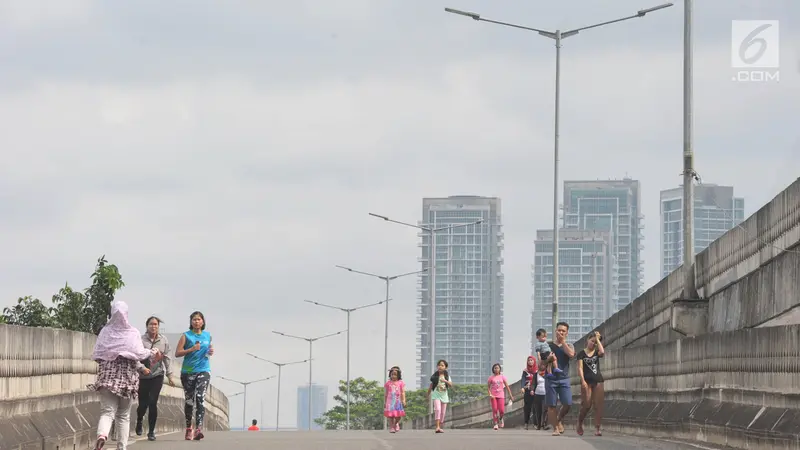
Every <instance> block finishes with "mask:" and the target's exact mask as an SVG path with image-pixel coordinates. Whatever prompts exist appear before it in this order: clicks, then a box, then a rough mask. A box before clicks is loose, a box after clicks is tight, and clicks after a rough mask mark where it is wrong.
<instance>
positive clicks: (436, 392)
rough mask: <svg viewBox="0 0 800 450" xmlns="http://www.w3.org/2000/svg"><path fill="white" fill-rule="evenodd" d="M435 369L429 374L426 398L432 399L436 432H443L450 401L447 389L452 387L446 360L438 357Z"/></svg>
mask: <svg viewBox="0 0 800 450" xmlns="http://www.w3.org/2000/svg"><path fill="white" fill-rule="evenodd" d="M436 367H437V370H436V372H434V374H433V375H431V385H430V386H428V399H433V410H434V412H435V417H436V432H437V433H444V431H443V430H442V425H444V415H445V413H447V404H448V403H450V394H449V391H448V389H450V388H451V387H453V382H452V381H450V374H449V373H448V372H447V367H448V364H447V361H445V360H443V359H440V360H439V362H438V363H437V364H436Z"/></svg>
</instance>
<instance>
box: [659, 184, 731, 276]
mask: <svg viewBox="0 0 800 450" xmlns="http://www.w3.org/2000/svg"><path fill="white" fill-rule="evenodd" d="M694 189H695V190H694V196H695V197H694V251H695V253H700V252H701V251H703V250H705V248H706V247H708V245H709V244H710V243H711V242H713V241H715V240H716V239H717V238H719V237H720V236H722V235H723V234H725V233H726V232H727V231H728V230H730V229H732V228H733V227H735V226H737V225H739V224H740V223H742V222H743V221H744V199H743V198H741V197H734V195H733V186H718V185H716V184H702V185H700V186H696V187H695V188H694ZM660 222H661V233H660V234H661V276H662V277H666V276H667V275H669V274H670V273H672V271H674V270H675V269H677V268H678V267H680V266H681V265H683V187H678V188H675V189H669V190H666V191H661V221H660Z"/></svg>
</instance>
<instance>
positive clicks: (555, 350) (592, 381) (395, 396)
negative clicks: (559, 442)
mask: <svg viewBox="0 0 800 450" xmlns="http://www.w3.org/2000/svg"><path fill="white" fill-rule="evenodd" d="M568 334H569V324H567V323H566V322H558V323H557V324H556V332H555V340H553V341H549V342H548V341H547V331H546V330H544V329H539V330H537V331H536V342H535V343H534V353H535V354H534V355H531V356H529V357H528V359H527V360H526V363H525V368H524V369H523V370H522V377H521V378H520V385H521V386H522V387H521V389H520V394H521V395H522V399H523V409H522V411H523V422H524V426H525V429H526V430H527V429H529V427H530V426H531V421H533V426H534V427H535V428H536V429H537V430H549V429H550V426H549V425H548V423H550V424H553V436H560V435H562V434H564V424H563V419H564V417H565V416H566V415H567V413H569V410H570V408H571V407H572V387H571V386H570V379H569V365H570V361H571V360H572V359H577V361H578V364H577V365H578V376H579V378H580V381H581V409H580V412H579V413H578V422H577V427H576V431H577V433H578V435H581V436H583V423H584V421H585V419H586V416H587V415H588V414H589V411H590V410H591V409H592V408H594V413H595V418H594V426H595V435H596V436H601V435H602V432H601V424H602V419H603V400H604V392H603V375H602V373H601V371H600V359H601V358H602V357H603V355H604V354H605V349H604V348H603V344H602V342H601V341H602V337H601V336H600V333H599V332H597V331H595V332H594V333H592V335H591V336H590V337H589V339H587V341H586V348H584V349H582V350H580V351H579V352H578V353H577V354H576V353H575V349H574V348H573V346H572V345H571V344H568V343H567V335H568ZM436 366H437V367H436V372H434V373H433V375H431V378H430V385H429V386H428V394H427V395H428V400H429V401H430V400H433V406H434V408H433V409H434V420H435V422H436V428H435V432H436V433H437V434H438V433H443V432H444V430H443V425H444V422H445V414H446V412H447V404H448V403H450V395H449V392H450V389H451V388H452V387H453V380H452V379H451V378H450V373H449V372H448V368H449V365H448V363H447V361H445V360H443V359H441V360H439V362H438V363H437V364H436ZM487 388H488V394H489V402H490V404H491V407H492V428H493V429H494V430H498V429H500V428H504V427H505V420H504V418H505V411H506V404H507V403H508V406H509V407H510V406H511V404H512V402H513V401H514V394H513V393H512V392H511V388H510V387H509V384H508V379H507V378H506V376H505V375H503V368H502V367H501V366H500V364H494V365H493V366H492V373H491V375H490V376H489V379H488V380H487ZM384 390H385V403H384V416H386V417H387V419H388V421H389V427H388V428H389V432H390V433H397V432H398V431H400V418H401V417H403V416H405V406H406V394H405V383H404V382H403V378H402V372H401V370H400V368H399V367H397V366H395V367H392V368H391V369H390V370H389V380H388V381H387V382H386V385H385V386H384ZM506 392H508V399H506ZM506 400H508V401H506ZM559 403H560V404H561V407H560V408H559V407H558V405H559Z"/></svg>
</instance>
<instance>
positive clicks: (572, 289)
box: [531, 229, 618, 348]
mask: <svg viewBox="0 0 800 450" xmlns="http://www.w3.org/2000/svg"><path fill="white" fill-rule="evenodd" d="M558 240H559V243H558V246H559V248H558V255H559V261H558V268H559V274H558V280H559V288H558V292H559V294H558V319H559V320H560V321H562V320H563V321H565V322H567V323H568V324H569V334H570V336H572V338H573V339H580V338H581V337H582V336H584V335H586V334H587V333H589V332H591V331H592V330H594V329H595V328H596V327H597V326H598V325H600V324H601V323H602V322H603V321H604V320H605V319H607V318H608V317H609V316H611V314H612V312H611V311H613V310H614V308H615V307H616V305H617V302H618V301H617V298H616V289H615V286H616V283H617V276H618V275H617V265H616V261H615V260H614V253H613V252H612V247H613V242H614V238H613V236H612V235H611V233H610V232H608V231H597V230H579V229H562V230H560V231H559V234H558ZM534 248H535V256H534V266H533V304H534V306H533V317H532V321H531V323H532V324H533V327H532V330H531V348H533V345H534V344H535V343H536V330H538V329H539V328H544V329H545V330H547V332H548V337H549V339H552V335H553V331H552V328H553V325H552V324H553V319H552V303H553V230H539V231H537V232H536V241H535V243H534Z"/></svg>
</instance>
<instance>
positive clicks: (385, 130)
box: [0, 0, 800, 426]
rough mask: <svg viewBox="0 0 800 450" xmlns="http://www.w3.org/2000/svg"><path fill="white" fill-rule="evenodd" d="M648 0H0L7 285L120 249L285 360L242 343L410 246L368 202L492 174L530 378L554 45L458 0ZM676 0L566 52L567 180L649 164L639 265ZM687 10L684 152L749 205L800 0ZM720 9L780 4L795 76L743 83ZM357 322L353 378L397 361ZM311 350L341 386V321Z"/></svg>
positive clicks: (225, 366) (663, 132)
mask: <svg viewBox="0 0 800 450" xmlns="http://www.w3.org/2000/svg"><path fill="white" fill-rule="evenodd" d="M658 3H659V0H604V1H599V0H596V1H591V2H587V1H579V0H561V1H559V2H526V1H521V0H514V1H511V0H508V1H488V0H339V1H322V0H316V1H310V0H285V1H278V0H262V1H258V2H254V1H239V0H227V1H216V2H212V1H197V0H191V1H189V0H185V1H170V2H156V1H144V0H142V1H135V2H134V1H115V2H103V1H99V0H97V1H92V0H70V1H61V2H50V1H44V0H2V1H0V217H1V220H0V247H1V248H2V249H3V251H2V252H0V305H2V306H8V305H11V304H12V303H14V302H15V300H16V298H17V297H19V296H23V295H34V296H37V297H39V298H41V299H43V300H49V298H50V296H51V295H52V294H53V293H55V292H56V291H57V290H58V289H59V288H60V287H61V286H63V284H64V282H65V281H68V282H69V283H71V284H72V285H73V286H74V287H76V288H84V287H86V286H87V285H88V284H89V278H88V276H89V274H90V273H91V271H92V269H93V266H94V263H95V261H96V259H97V258H98V257H99V256H100V255H103V254H105V255H107V258H108V259H109V261H110V262H112V263H115V264H117V265H119V267H120V270H121V272H122V274H123V277H124V280H125V282H126V283H127V286H126V287H125V289H124V290H123V291H121V293H120V295H119V298H121V299H124V300H126V301H128V302H130V304H131V313H132V318H133V320H135V322H136V324H137V325H138V326H139V327H140V328H144V324H143V322H144V319H145V317H146V316H148V315H150V314H152V313H157V314H159V315H161V316H162V318H163V319H164V320H165V321H166V324H165V325H164V327H165V329H166V330H167V331H169V332H175V331H181V330H182V329H183V328H184V327H185V326H186V325H187V324H188V314H189V313H190V312H191V311H193V310H195V309H199V310H202V311H203V312H204V313H205V314H206V317H207V320H208V329H209V331H210V332H211V333H212V334H213V336H214V342H215V344H216V347H217V351H218V354H217V355H216V356H215V357H214V362H213V371H214V374H216V375H223V376H227V377H232V378H239V379H243V380H249V379H256V378H261V377H263V376H266V375H269V374H273V373H275V370H274V369H273V368H272V367H269V366H267V365H265V364H262V363H260V362H258V361H256V360H253V359H252V358H249V357H247V356H245V355H244V354H245V352H253V353H256V354H259V355H262V356H264V357H266V358H270V359H275V360H280V361H292V360H297V359H305V358H306V357H307V354H308V346H307V344H305V343H303V342H297V341H293V340H289V339H286V338H282V337H279V336H275V335H273V334H271V333H270V331H271V330H280V331H284V332H287V333H293V334H299V335H308V336H314V335H320V334H326V333H330V332H335V331H338V330H340V329H343V328H344V325H345V317H344V314H339V313H337V312H335V311H327V310H322V309H319V308H315V307H313V306H310V305H307V304H304V303H303V299H311V300H316V301H321V302H328V303H334V304H339V305H342V306H355V305H359V304H363V303H370V302H373V301H377V300H380V299H382V297H383V285H382V284H381V282H380V281H378V280H375V279H369V278H365V277H360V276H358V275H353V274H349V273H346V272H344V271H341V270H339V269H335V268H334V265H335V264H343V265H349V266H352V267H354V268H357V269H361V270H365V271H370V272H376V273H382V274H395V273H403V272H410V271H413V270H418V269H419V263H418V262H417V258H418V256H419V248H418V247H417V240H418V239H417V237H416V233H415V232H414V230H411V229H405V228H403V227H400V226H396V225H391V224H387V223H384V222H382V221H379V220H375V219H373V218H371V217H368V215H367V213H368V212H376V213H379V214H384V215H388V216H391V217H393V218H396V219H398V220H404V221H410V222H416V221H417V220H419V219H420V213H421V198H422V197H424V196H447V195H455V194H471V195H485V196H498V197H500V198H501V199H502V202H503V210H502V212H503V217H502V220H503V224H504V226H505V239H506V241H505V269H504V272H505V274H506V277H505V280H506V289H505V293H506V299H505V311H506V319H505V324H506V327H505V336H506V341H505V350H506V358H505V360H506V362H507V363H508V367H507V369H508V370H507V372H508V373H510V374H515V373H516V372H517V370H518V369H519V368H520V366H521V365H522V364H523V363H524V360H525V358H526V356H527V355H528V349H529V344H528V340H529V336H530V329H529V328H530V325H529V320H530V314H529V313H530V309H531V307H532V302H531V300H530V296H531V293H532V288H531V286H530V284H531V282H530V273H531V269H530V265H531V264H532V262H533V255H532V251H533V239H534V237H535V231H536V229H538V228H548V227H550V226H551V224H552V207H551V205H552V182H553V178H552V165H553V158H552V142H553V137H552V136H553V133H552V124H553V120H552V111H553V92H554V91H553V80H554V77H553V75H554V47H553V41H551V40H548V39H545V38H542V37H541V36H538V35H536V34H534V33H529V32H524V31H520V30H515V29H510V28H506V27H500V26H497V25H491V24H488V23H479V22H474V21H472V20H469V19H467V18H464V17H460V16H454V15H450V14H446V13H445V12H444V11H443V7H444V6H450V7H455V8H461V9H468V10H474V11H477V12H481V13H483V14H485V15H486V16H487V17H489V18H493V19H497V20H505V21H513V22H519V23H522V24H525V25H528V26H532V27H536V28H546V29H554V28H558V27H561V28H563V29H571V28H575V27H580V26H583V25H587V24H591V23H595V22H600V21H604V20H608V19H613V18H616V17H620V16H624V15H626V14H630V13H633V12H635V11H636V10H638V9H641V8H645V7H649V6H653V5H655V4H658ZM676 3H677V5H676V6H674V7H672V8H669V9H666V10H663V11H659V12H657V13H654V14H652V15H648V16H647V17H646V18H644V19H637V20H631V21H627V22H624V23H620V24H616V25H613V26H609V27H607V28H601V29H593V30H589V31H586V32H584V33H582V34H580V35H578V36H575V37H571V38H569V39H567V40H565V41H564V47H563V51H562V55H563V58H562V69H563V75H562V129H561V136H562V139H561V150H562V154H561V168H562V171H561V177H562V180H563V179H595V178H599V179H608V178H621V177H623V176H626V175H627V176H630V177H632V178H635V179H639V180H641V181H642V188H643V192H642V202H643V210H644V214H645V215H646V219H645V224H646V225H645V226H646V228H645V242H644V244H645V251H644V252H645V253H644V261H645V274H646V286H647V287H649V286H650V285H652V284H653V283H655V282H656V281H658V278H659V264H658V257H659V252H658V212H659V211H658V191H659V190H661V189H667V188H672V187H676V186H677V185H678V184H679V183H680V177H679V173H680V172H681V164H682V162H681V151H682V128H681V126H682V115H681V114H682V96H681V89H682V56H681V55H682V49H683V47H682V46H683V44H682V18H683V12H682V2H680V1H678V2H676ZM548 4H550V6H548ZM535 5H538V6H535ZM695 8H696V10H695V24H696V27H695V34H696V51H695V101H696V105H695V127H696V128H695V132H696V134H695V148H696V151H697V156H696V166H697V170H698V172H699V173H700V175H701V177H702V179H703V181H704V182H709V183H718V184H732V185H734V186H735V189H736V190H735V192H736V194H737V195H740V196H744V197H745V199H746V200H745V201H746V209H747V214H748V215H750V214H751V213H752V212H754V211H755V210H756V209H757V208H758V207H760V206H761V205H762V204H764V203H765V202H767V201H768V200H769V199H771V198H772V197H773V196H774V195H775V194H777V193H778V192H780V191H781V190H782V189H784V188H785V187H786V186H787V185H788V184H789V183H790V182H791V181H792V180H793V179H794V178H795V177H796V176H797V167H800V140H799V139H798V134H797V117H798V112H800V106H798V105H800V74H798V68H799V67H800V63H799V60H800V49H799V48H798V47H799V46H800V44H798V43H800V31H798V30H800V24H798V22H797V18H798V17H800V4H798V3H797V2H796V1H795V0H770V1H760V0H726V1H714V2H706V1H698V2H695ZM731 19H779V20H780V21H781V23H780V25H781V62H782V70H781V73H780V78H781V81H780V83H774V82H773V83H737V82H733V81H732V80H731V77H732V75H733V71H732V69H731V67H730V58H731V56H730V55H731V52H730V40H731V38H730V33H731V22H730V21H731ZM792 123H794V125H792ZM392 296H393V298H394V299H395V301H394V302H393V305H392V322H391V340H390V346H391V348H390V353H389V359H390V364H391V365H394V364H398V365H400V366H401V367H402V368H403V369H404V370H405V372H406V373H407V374H408V375H407V376H406V377H407V378H408V379H409V380H412V384H413V380H414V376H413V372H414V368H415V356H414V355H415V340H414V339H415V329H416V327H415V302H416V292H415V281H414V279H413V277H412V278H406V279H404V280H402V281H398V282H397V284H396V285H395V286H394V289H393V292H392ZM352 330H353V342H352V351H353V359H352V373H353V376H354V377H355V376H366V377H370V378H373V379H378V378H382V370H383V339H382V337H383V315H382V311H380V310H378V309H375V310H367V311H361V312H358V313H355V314H354V315H353V321H352ZM575 338H577V337H575ZM315 348H316V349H317V350H318V352H317V358H318V359H317V360H316V364H315V367H316V370H315V373H316V375H315V381H317V382H320V383H324V384H327V385H329V386H330V389H331V394H333V389H334V386H335V384H336V380H338V379H343V378H344V376H345V364H344V358H345V340H344V338H343V337H335V338H331V339H330V340H328V341H323V342H320V343H319V344H317V345H316V346H315ZM307 369H308V368H307V366H305V365H298V366H294V367H292V368H287V369H285V370H284V384H283V400H284V401H283V405H282V406H283V407H282V413H283V414H282V416H283V417H282V419H281V424H282V425H285V426H290V425H293V424H294V422H295V404H296V401H295V389H296V386H297V385H298V384H301V383H304V382H305V381H306V379H307V376H308V370H307ZM487 375H488V373H487ZM215 384H216V385H217V386H218V387H220V388H222V389H223V390H225V391H227V392H229V393H233V392H237V391H239V390H240V389H239V388H238V387H237V386H235V385H231V384H229V383H227V382H225V381H221V380H218V381H215ZM249 392H250V394H251V395H250V399H249V403H250V405H249V408H248V413H247V416H248V420H249V419H250V418H251V417H255V418H258V417H259V405H258V404H259V402H260V400H262V399H263V400H264V402H265V417H264V419H265V420H266V421H267V422H268V423H270V424H272V423H274V419H275V416H274V406H275V383H274V381H269V382H267V383H264V384H263V385H262V386H259V387H255V386H254V387H252V388H251V389H250V391H249ZM241 406H242V403H241V396H240V397H237V398H235V399H234V400H233V401H232V403H231V416H232V418H233V420H234V425H238V423H239V420H240V417H241Z"/></svg>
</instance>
